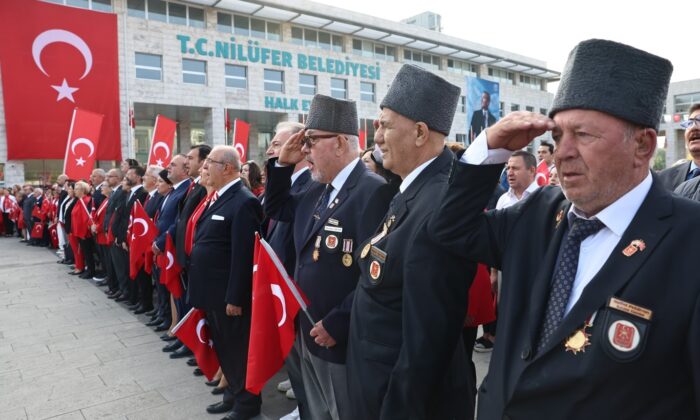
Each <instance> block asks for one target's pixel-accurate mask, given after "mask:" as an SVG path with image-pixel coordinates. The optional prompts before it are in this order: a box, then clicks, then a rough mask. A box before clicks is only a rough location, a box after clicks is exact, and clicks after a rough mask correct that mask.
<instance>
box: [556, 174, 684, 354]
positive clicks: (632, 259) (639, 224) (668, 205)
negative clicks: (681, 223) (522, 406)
mask: <svg viewBox="0 0 700 420" xmlns="http://www.w3.org/2000/svg"><path fill="white" fill-rule="evenodd" d="M672 214H673V210H672V202H671V196H670V194H669V193H667V192H665V191H664V190H663V187H662V186H661V185H660V183H659V182H658V181H657V180H656V178H655V179H654V183H653V185H652V187H651V190H650V191H649V194H648V195H647V197H646V198H645V199H644V202H643V203H642V206H641V207H640V208H639V211H638V212H637V214H636V215H635V217H634V219H633V220H632V223H630V225H629V226H628V227H627V230H626V231H625V233H624V234H623V235H622V238H621V239H620V242H619V243H618V244H617V246H616V247H615V248H614V249H613V252H612V254H610V257H608V259H607V261H606V262H605V264H604V265H603V267H602V268H601V269H600V271H599V272H598V273H597V274H596V275H595V276H594V277H593V279H592V280H591V282H590V283H589V284H588V285H587V286H586V287H585V289H584V290H583V294H582V295H581V297H580V298H579V300H578V301H577V302H576V304H575V305H574V307H573V308H572V309H571V312H569V314H568V315H567V316H566V317H565V318H564V320H563V321H562V324H561V325H560V326H559V328H558V329H557V330H556V331H555V332H554V335H553V336H552V338H551V340H550V341H549V344H548V346H547V348H546V349H545V350H544V351H543V353H545V352H547V351H549V350H550V349H551V348H552V347H555V346H558V345H560V343H561V342H562V341H563V340H564V339H565V338H566V337H568V336H569V335H570V334H571V333H572V332H573V331H574V330H575V329H576V328H578V327H580V326H581V324H583V322H584V321H585V320H586V319H588V318H589V317H590V316H591V315H592V314H593V313H594V312H596V311H597V310H598V309H600V308H601V307H603V306H604V305H605V303H606V301H607V299H608V298H609V297H611V296H613V295H615V294H616V293H618V292H619V291H620V290H621V289H623V288H624V287H625V285H626V284H627V283H628V282H629V281H630V280H631V279H632V277H634V275H635V274H636V273H637V272H638V271H639V269H640V268H641V267H642V265H643V264H644V262H645V261H646V260H647V259H648V258H649V257H650V256H651V255H652V254H653V253H654V250H655V249H656V247H657V246H658V245H659V243H661V241H662V240H663V238H664V237H665V236H666V234H667V233H668V231H669V230H670V228H671V222H672V219H673V218H672V217H670V216H671V215H672ZM637 239H639V240H642V241H644V244H645V245H646V246H645V249H644V250H643V251H642V250H639V251H637V252H635V253H634V254H632V255H630V256H629V257H628V256H625V255H624V254H623V253H622V251H623V250H624V249H625V248H627V247H628V246H629V245H630V243H631V242H632V241H633V240H637Z"/></svg>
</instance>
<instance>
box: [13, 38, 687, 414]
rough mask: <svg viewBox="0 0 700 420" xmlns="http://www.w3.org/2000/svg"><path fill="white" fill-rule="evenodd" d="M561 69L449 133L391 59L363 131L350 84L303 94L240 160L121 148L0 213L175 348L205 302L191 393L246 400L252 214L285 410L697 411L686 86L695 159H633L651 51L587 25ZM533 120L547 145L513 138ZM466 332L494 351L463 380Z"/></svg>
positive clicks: (427, 85)
mask: <svg viewBox="0 0 700 420" xmlns="http://www.w3.org/2000/svg"><path fill="white" fill-rule="evenodd" d="M566 69H567V71H566V72H565V73H564V75H563V76H562V81H561V84H560V87H559V90H558V92H557V94H556V96H555V99H554V104H553V106H552V109H551V111H550V113H549V116H544V115H540V114H533V113H529V112H514V113H511V114H509V115H507V116H506V117H504V118H503V119H502V120H500V121H498V122H495V121H494V122H493V124H489V125H488V128H487V129H485V130H484V131H482V132H481V133H480V134H479V135H478V136H476V138H475V139H474V142H473V144H471V145H470V146H469V148H468V149H466V150H465V149H464V147H463V146H462V145H459V144H457V143H450V142H446V137H447V135H448V134H449V132H450V127H451V124H452V120H453V117H454V113H455V110H456V107H457V103H458V101H459V96H460V88H459V87H457V86H454V85H452V84H450V83H449V82H447V81H445V80H444V79H442V78H440V77H438V76H436V75H434V74H432V73H430V72H428V71H425V70H423V69H421V68H420V67H417V66H413V65H405V66H403V67H402V68H401V70H400V71H399V72H398V74H397V75H396V78H395V80H394V81H393V83H392V84H391V86H390V88H389V91H388V93H387V95H386V97H385V98H384V99H383V100H382V102H381V105H380V108H381V113H380V115H379V118H378V120H377V121H376V122H375V129H376V134H375V138H374V140H375V144H376V147H375V148H374V149H370V150H360V148H359V139H358V137H357V133H358V118H357V110H356V105H355V103H354V102H352V101H346V100H341V99H336V98H331V97H328V96H324V95H316V96H314V99H313V101H312V102H311V106H310V110H309V115H308V119H307V121H306V122H305V124H303V125H302V124H299V123H294V122H283V123H280V124H279V125H278V126H277V128H276V133H275V136H274V138H273V139H272V141H271V144H270V147H269V149H268V150H267V152H266V155H267V158H268V159H267V161H266V162H265V163H264V164H262V165H258V164H256V163H255V162H253V161H247V162H241V160H240V156H239V155H238V153H237V151H236V149H235V148H233V147H230V146H216V147H214V148H211V147H210V146H208V145H197V146H193V147H192V148H191V150H189V151H188V153H187V154H178V155H176V156H174V157H173V158H172V161H171V162H170V164H169V165H168V167H167V168H159V167H143V166H141V165H139V163H138V162H136V161H134V160H133V159H128V160H126V161H124V162H122V165H121V167H120V168H112V169H110V170H108V171H106V172H105V171H104V170H102V169H95V170H94V171H93V173H92V176H91V178H90V180H69V179H67V177H66V176H63V175H62V176H60V177H59V178H58V180H57V183H56V184H55V185H53V186H52V187H51V188H50V189H47V191H46V192H44V191H43V190H41V189H40V188H34V189H32V188H31V187H30V186H24V187H23V188H21V189H20V188H19V187H15V188H13V189H12V190H3V191H2V195H0V209H2V215H3V220H4V224H3V225H2V226H4V232H5V234H6V235H12V234H13V233H14V232H15V230H16V231H17V232H18V235H19V236H20V237H21V238H22V240H23V241H27V242H28V244H31V245H37V246H41V245H48V244H50V243H51V242H52V241H53V243H54V245H55V246H58V247H59V248H60V250H59V253H60V254H61V256H62V259H61V261H59V262H60V263H63V264H69V265H72V266H74V269H73V271H71V274H74V275H78V276H80V277H81V278H85V279H92V280H94V281H95V282H96V283H97V284H98V285H100V286H104V287H106V290H105V293H106V295H107V297H108V298H110V299H114V300H115V301H117V302H124V304H126V305H128V307H129V309H131V310H132V311H133V312H134V313H136V314H146V315H147V316H150V318H146V319H147V322H148V325H149V326H152V327H154V329H155V331H161V332H163V335H162V336H161V338H162V339H163V340H164V341H168V342H169V343H168V344H167V345H166V347H165V348H164V349H163V350H164V351H166V352H170V357H171V358H174V359H175V358H189V359H188V361H187V362H188V364H191V365H193V366H194V365H195V364H196V361H195V360H194V359H192V358H191V356H192V352H191V351H190V350H189V349H188V348H187V347H186V346H184V345H183V344H182V343H181V342H180V341H179V340H178V339H177V338H176V337H174V336H173V334H172V332H171V330H172V328H173V327H174V326H175V325H176V324H177V322H178V321H179V320H180V319H181V318H182V316H183V315H184V314H186V313H187V312H188V311H189V309H190V308H192V307H195V308H198V309H202V310H204V311H205V312H206V319H207V322H208V324H209V326H210V330H211V338H212V340H213V343H214V349H215V351H216V353H217V356H218V359H219V361H220V365H221V368H220V371H219V373H218V374H217V375H216V377H215V379H214V380H212V381H210V382H207V384H208V385H210V386H214V387H215V389H214V390H213V393H215V394H222V400H221V401H220V402H218V403H216V404H213V405H210V406H208V407H207V408H206V410H207V411H208V412H209V413H213V414H217V413H221V414H224V413H227V414H226V416H225V417H224V418H225V419H228V420H232V419H249V418H252V417H254V416H256V415H258V414H259V413H260V409H261V404H262V400H261V396H260V395H256V394H252V393H250V392H249V391H248V390H246V387H245V378H246V362H247V353H248V342H249V336H250V328H251V323H250V321H251V320H250V316H251V288H252V284H251V282H252V275H253V247H254V236H255V233H256V232H258V233H260V234H261V235H262V236H263V237H264V238H266V240H267V241H268V242H269V243H270V245H271V247H272V248H273V250H274V251H275V253H276V254H277V256H278V257H279V259H280V260H281V262H282V264H283V266H284V268H285V269H286V270H287V272H288V274H289V276H290V277H291V278H293V279H294V280H295V281H296V283H297V284H298V287H299V288H300V289H301V291H302V292H303V293H304V295H305V296H306V298H307V299H308V314H307V315H308V316H299V317H298V319H297V324H296V328H297V337H296V341H295V343H294V346H293V348H292V350H291V352H290V353H289V355H288V356H287V359H286V362H285V366H286V370H287V373H288V376H289V382H288V383H282V384H279V388H280V390H283V391H287V390H291V392H290V394H291V395H292V396H294V397H295V398H296V400H297V404H298V407H297V409H296V410H295V411H294V412H293V413H290V414H289V415H288V416H286V417H285V418H286V419H294V418H302V419H313V420H315V419H334V420H337V419H380V418H381V419H395V418H396V419H399V418H400V419H404V418H416V419H471V418H473V417H474V415H475V408H476V407H477V396H478V418H479V419H502V418H513V419H516V418H524V419H533V418H538V419H561V418H567V419H583V418H592V417H594V416H601V415H602V416H603V417H604V418H615V419H627V418H645V419H661V418H678V419H691V418H697V416H698V415H699V414H700V390H699V389H698V383H699V382H700V358H699V357H700V356H699V355H700V335H698V334H697V331H698V327H699V326H700V282H698V281H697V278H695V277H694V275H692V272H693V271H692V270H694V265H693V259H692V258H688V259H685V258H684V255H686V254H687V255H689V253H690V252H693V249H694V247H693V246H692V239H693V237H694V236H695V235H696V234H697V233H700V232H698V229H699V228H700V226H699V225H698V224H697V222H695V221H694V220H695V219H694V216H696V215H697V214H698V211H699V210H700V205H698V204H697V203H693V202H692V201H689V200H685V199H682V198H680V197H679V196H678V195H674V194H672V191H674V190H675V191H676V193H677V194H680V195H683V196H685V197H687V198H691V199H694V200H696V201H697V200H698V191H699V190H700V188H699V184H700V177H698V174H700V104H699V105H694V106H693V107H692V108H691V110H690V118H689V120H688V121H687V122H685V123H684V128H685V129H686V132H685V135H686V142H687V145H688V149H689V151H690V153H691V155H692V156H693V160H691V161H689V162H687V163H683V164H681V165H678V166H674V167H673V168H669V169H667V170H665V171H663V172H661V173H660V174H652V172H651V171H650V169H649V162H650V160H651V158H652V156H653V154H654V151H655V147H656V135H657V130H658V124H659V121H660V118H661V113H662V110H663V104H664V101H665V98H666V94H667V90H668V82H669V80H670V75H671V71H672V66H671V64H670V63H669V62H668V61H667V60H665V59H663V58H660V57H657V56H654V55H651V54H649V53H646V52H644V51H640V50H637V49H634V48H632V47H629V46H626V45H623V44H618V43H614V42H611V41H602V40H589V41H584V42H582V43H581V44H579V45H578V46H577V47H576V48H575V49H574V50H573V51H572V53H571V55H570V57H569V64H567V67H566ZM638 97H644V98H645V101H638V100H636V98H638ZM547 131H551V132H552V137H553V139H554V144H551V143H547V142H541V143H540V144H539V147H538V150H537V155H538V156H537V157H535V155H533V154H532V153H529V152H527V151H525V150H523V149H525V148H526V147H527V146H528V144H530V142H532V140H533V139H534V138H536V137H538V136H540V135H542V134H544V133H545V132H547ZM538 160H539V162H538ZM542 162H544V164H545V165H546V167H547V169H548V172H549V173H548V175H549V185H547V186H540V185H538V183H537V182H536V174H537V171H538V169H537V167H538V166H539V164H540V163H542ZM504 164H505V169H504ZM502 180H505V184H502V183H501V181H502ZM494 187H495V188H494ZM137 201H138V202H140V203H141V205H142V206H143V207H144V209H145V211H146V213H147V214H148V216H149V217H150V218H152V220H153V223H154V224H155V226H156V227H157V230H158V236H157V237H156V238H155V240H154V241H153V243H152V246H151V249H150V250H148V252H147V253H146V256H147V258H149V259H151V260H157V258H158V257H159V256H160V255H162V254H163V252H164V251H165V249H166V247H167V241H168V235H169V236H170V237H171V238H172V241H173V243H174V247H175V259H176V261H177V262H178V264H179V265H180V266H181V267H182V272H181V274H180V285H181V287H182V288H183V290H184V293H183V294H182V295H181V296H174V294H171V293H170V292H169V289H168V288H167V287H165V286H164V285H163V284H162V282H161V279H160V278H159V277H160V275H161V272H160V269H159V268H158V266H157V264H153V265H152V267H151V266H150V264H146V265H145V266H144V267H142V268H140V269H139V270H138V272H137V273H132V274H131V275H130V273H129V261H130V255H129V252H130V248H129V244H130V242H129V230H130V229H131V227H130V219H129V215H130V214H131V211H132V208H133V206H134V205H135V203H136V202H137ZM27 215H29V217H27ZM36 226H43V227H42V228H36V229H35V227H36ZM35 230H36V232H35ZM39 231H41V232H39ZM54 232H55V233H54ZM54 236H55V238H56V239H55V240H54V239H53V238H54ZM154 288H155V290H154ZM496 323H497V324H498V338H497V337H496V336H497V334H496ZM479 325H484V328H483V331H484V334H483V336H482V337H480V338H478V339H477V337H476V336H477V329H478V326H479ZM473 350H475V351H482V352H485V351H493V354H492V358H491V362H490V367H489V373H488V376H487V378H486V379H485V380H484V382H483V383H482V384H481V386H480V388H479V391H478V392H477V383H476V371H475V368H474V364H473V362H472V361H471V356H472V351H473ZM195 374H200V375H201V371H199V369H196V370H195Z"/></svg>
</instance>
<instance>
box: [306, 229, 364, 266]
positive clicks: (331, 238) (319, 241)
mask: <svg viewBox="0 0 700 420" xmlns="http://www.w3.org/2000/svg"><path fill="white" fill-rule="evenodd" d="M343 232H344V230H343V227H342V226H341V224H340V221H339V220H337V219H333V218H330V219H328V221H326V224H325V225H324V226H323V229H322V230H321V232H320V234H319V235H317V236H316V239H315V240H314V250H313V252H312V254H311V258H312V259H313V260H314V262H317V261H319V260H320V259H321V258H322V254H328V255H334V254H338V253H340V252H341V251H342V254H343V255H342V257H341V259H340V261H341V263H342V264H343V266H345V267H348V268H349V267H351V266H352V263H353V260H352V252H353V250H354V240H353V239H352V238H344V237H343V236H344V235H343ZM322 251H323V252H322ZM336 258H337V257H336Z"/></svg>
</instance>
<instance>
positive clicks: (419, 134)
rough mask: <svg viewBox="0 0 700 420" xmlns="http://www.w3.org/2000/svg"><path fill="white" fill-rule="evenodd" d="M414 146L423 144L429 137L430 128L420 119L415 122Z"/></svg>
mask: <svg viewBox="0 0 700 420" xmlns="http://www.w3.org/2000/svg"><path fill="white" fill-rule="evenodd" d="M415 130H416V147H421V146H423V145H425V144H426V143H427V142H428V140H429V139H430V130H429V129H428V125H427V124H426V123H424V122H422V121H419V122H417V123H416V126H415Z"/></svg>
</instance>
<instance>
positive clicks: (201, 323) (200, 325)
mask: <svg viewBox="0 0 700 420" xmlns="http://www.w3.org/2000/svg"><path fill="white" fill-rule="evenodd" d="M205 325H207V320H206V319H204V318H202V319H200V320H199V322H197V328H196V333H197V339H198V340H199V342H200V343H202V344H206V345H209V347H212V348H213V347H214V341H212V340H209V343H207V342H206V341H204V339H203V338H202V328H204V326H205Z"/></svg>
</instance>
